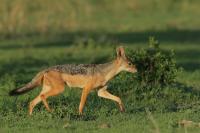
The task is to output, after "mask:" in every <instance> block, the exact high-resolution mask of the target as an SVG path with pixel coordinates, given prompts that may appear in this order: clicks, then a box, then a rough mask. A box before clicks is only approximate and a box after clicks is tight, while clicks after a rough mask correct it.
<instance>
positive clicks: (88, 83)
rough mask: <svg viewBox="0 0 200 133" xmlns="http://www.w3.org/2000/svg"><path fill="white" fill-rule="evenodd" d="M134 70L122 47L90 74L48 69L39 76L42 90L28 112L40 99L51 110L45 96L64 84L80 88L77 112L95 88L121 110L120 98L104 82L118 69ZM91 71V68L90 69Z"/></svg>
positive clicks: (58, 89)
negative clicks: (110, 59)
mask: <svg viewBox="0 0 200 133" xmlns="http://www.w3.org/2000/svg"><path fill="white" fill-rule="evenodd" d="M123 70H124V71H129V72H132V73H134V72H136V71H137V70H136V67H135V66H134V65H132V64H130V62H129V61H128V60H127V58H126V56H125V53H124V49H123V47H119V48H118V49H117V58H116V59H115V60H114V61H113V62H111V63H109V64H108V65H107V64H106V65H99V66H98V67H96V68H95V72H94V73H92V74H74V75H73V74H69V73H63V72H60V71H56V70H54V69H49V70H48V71H45V72H43V73H42V74H43V76H42V77H41V76H40V79H41V80H42V81H41V83H42V86H43V88H42V91H41V92H40V94H39V95H38V96H37V97H36V98H35V99H34V100H33V101H31V102H30V105H29V114H30V115H31V114H32V111H33V108H34V107H35V106H36V105H37V104H38V103H40V102H41V101H42V102H43V104H44V105H45V107H46V109H47V110H48V111H51V109H50V107H49V105H48V102H47V98H48V97H50V96H56V95H58V94H60V93H62V92H63V91H64V87H65V84H67V85H68V86H69V87H79V88H82V89H83V90H82V95H81V101H80V104H79V114H82V113H83V108H84V106H85V103H86V99H87V96H88V94H89V93H90V92H91V90H94V89H97V90H98V96H99V97H103V98H107V99H111V100H113V101H115V102H117V103H118V104H119V108H120V110H121V111H124V106H123V103H122V101H121V99H120V98H119V97H117V96H114V95H112V94H110V93H109V92H108V91H107V85H106V83H107V82H108V81H109V80H110V79H112V78H113V77H114V76H115V75H116V74H118V73H119V72H120V71H123ZM90 71H92V69H90Z"/></svg>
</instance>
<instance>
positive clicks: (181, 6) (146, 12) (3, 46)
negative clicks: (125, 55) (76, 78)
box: [0, 0, 200, 133]
mask: <svg viewBox="0 0 200 133" xmlns="http://www.w3.org/2000/svg"><path fill="white" fill-rule="evenodd" d="M0 2H1V3H3V4H1V5H0V6H1V12H0V14H1V16H0V18H2V19H0V35H1V37H0V133H7V132H119V133H120V132H124V131H125V132H130V133H132V132H136V133H149V132H152V133H154V132H160V133H183V132H186V133H198V132H199V130H200V127H198V126H191V127H186V128H184V127H181V126H179V125H178V122H179V121H181V120H184V119H186V120H191V121H194V122H196V123H198V122H200V113H199V110H200V25H199V23H200V18H199V17H198V16H200V10H199V6H198V4H200V3H199V1H198V0H180V1H172V0H171V1H166V2H163V1H159V0H150V1H146V0H141V1H136V0H133V1H131V0H125V1H123V2H121V1H120V0H116V1H114V0H111V1H110V2H108V1H105V0H103V1H97V0H86V2H81V1H79V2H73V0H68V1H67V2H66V1H65V0H61V1H60V2H56V1H53V0H44V1H43V2H41V1H39V0H36V1H34V2H31V3H28V2H25V0H13V1H6V0H0ZM82 5H83V6H82ZM78 7H80V8H78ZM20 14H21V15H20ZM149 36H155V38H156V39H157V40H159V42H160V44H161V45H160V47H161V48H162V49H164V50H171V49H174V51H175V58H176V61H177V64H178V66H179V67H182V68H183V70H182V71H180V72H179V73H178V76H177V84H175V85H174V86H171V87H164V88H162V90H161V92H158V93H159V94H162V96H163V97H162V96H156V97H154V95H152V96H147V97H145V95H144V98H143V99H138V97H139V96H140V95H143V94H142V93H138V90H137V89H138V88H137V89H136V87H135V86H134V81H132V80H134V76H136V75H131V74H128V73H122V74H121V75H127V77H129V78H126V79H122V77H121V76H120V75H119V76H117V77H116V78H115V79H113V80H112V81H111V82H110V84H109V90H110V91H111V92H112V93H113V94H115V95H118V96H120V97H121V98H122V101H123V102H124V104H125V108H126V112H125V113H120V112H119V110H118V107H117V104H115V103H114V102H112V101H109V100H105V99H102V98H99V97H98V96H97V93H96V92H95V91H94V92H92V93H91V94H90V95H89V97H88V100H87V104H86V107H85V110H84V115H83V116H78V106H79V100H80V95H81V90H80V89H71V88H68V87H66V89H65V92H64V93H62V94H61V95H59V96H57V97H52V98H49V100H48V101H49V104H50V107H51V108H52V109H53V112H52V113H49V112H47V111H46V110H45V108H44V106H43V104H39V105H38V106H37V107H36V108H35V110H34V112H33V115H32V116H31V117H30V116H28V104H29V102H30V101H31V100H32V99H33V98H34V97H36V96H37V95H38V93H39V91H40V90H41V87H39V88H37V89H35V90H33V91H31V92H29V93H26V94H24V95H21V96H19V97H9V96H7V95H8V92H9V91H10V90H12V89H14V88H16V87H19V86H23V85H24V84H25V83H27V82H28V81H30V80H31V79H32V77H33V76H34V75H35V74H36V73H37V72H39V71H40V70H42V69H44V68H47V67H49V66H53V65H57V64H66V63H104V62H107V61H110V60H112V59H113V58H114V54H115V49H114V48H115V46H116V45H119V44H121V45H125V46H126V48H129V49H134V50H137V49H139V48H145V47H147V42H148V38H149ZM145 108H148V109H149V110H150V111H151V113H150V114H149V113H148V112H146V111H145ZM152 117H153V120H152ZM154 121H155V124H154ZM156 127H157V128H158V129H157V130H156Z"/></svg>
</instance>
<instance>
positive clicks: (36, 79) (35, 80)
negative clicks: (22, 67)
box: [9, 71, 45, 96]
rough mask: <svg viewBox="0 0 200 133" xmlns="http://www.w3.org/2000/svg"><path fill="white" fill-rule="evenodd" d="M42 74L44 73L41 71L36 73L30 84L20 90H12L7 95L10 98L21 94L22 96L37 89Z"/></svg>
mask: <svg viewBox="0 0 200 133" xmlns="http://www.w3.org/2000/svg"><path fill="white" fill-rule="evenodd" d="M44 73H45V71H42V72H40V73H38V74H37V75H36V76H35V77H34V78H33V79H32V81H31V82H29V83H27V84H26V85H25V86H23V87H21V88H17V89H14V90H12V91H10V92H9V95H10V96H17V95H21V94H24V93H26V92H28V91H30V90H32V89H34V88H35V87H37V86H39V85H41V83H42V79H43V75H44Z"/></svg>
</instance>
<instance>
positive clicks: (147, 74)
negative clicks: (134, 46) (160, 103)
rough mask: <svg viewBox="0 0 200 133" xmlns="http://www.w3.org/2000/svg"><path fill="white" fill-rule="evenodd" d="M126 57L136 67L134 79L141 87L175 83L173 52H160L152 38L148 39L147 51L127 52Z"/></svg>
mask: <svg viewBox="0 0 200 133" xmlns="http://www.w3.org/2000/svg"><path fill="white" fill-rule="evenodd" d="M128 57H129V58H130V60H131V61H132V62H133V63H134V64H136V66H137V69H138V73H137V78H136V79H137V81H138V83H139V84H140V85H141V86H143V87H150V88H152V87H161V86H163V85H169V84H171V83H173V82H174V81H175V78H176V75H177V71H178V68H177V66H176V61H175V59H174V52H173V51H171V52H169V51H163V50H161V49H160V47H159V43H158V41H156V40H155V39H154V38H153V37H150V38H149V47H148V48H147V49H140V50H137V51H133V50H129V52H128Z"/></svg>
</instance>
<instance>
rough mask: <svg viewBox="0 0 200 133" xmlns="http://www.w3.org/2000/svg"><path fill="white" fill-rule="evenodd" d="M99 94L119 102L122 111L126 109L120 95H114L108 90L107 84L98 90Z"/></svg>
mask: <svg viewBox="0 0 200 133" xmlns="http://www.w3.org/2000/svg"><path fill="white" fill-rule="evenodd" d="M98 96H100V97H103V98H106V99H110V100H113V101H115V102H117V103H118V104H119V108H120V111H121V112H124V111H125V109H124V105H123V103H122V101H121V99H120V98H119V97H117V96H114V95H112V94H110V93H109V92H108V91H107V86H104V87H103V88H101V89H99V90H98Z"/></svg>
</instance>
